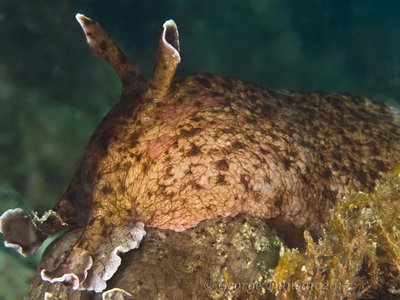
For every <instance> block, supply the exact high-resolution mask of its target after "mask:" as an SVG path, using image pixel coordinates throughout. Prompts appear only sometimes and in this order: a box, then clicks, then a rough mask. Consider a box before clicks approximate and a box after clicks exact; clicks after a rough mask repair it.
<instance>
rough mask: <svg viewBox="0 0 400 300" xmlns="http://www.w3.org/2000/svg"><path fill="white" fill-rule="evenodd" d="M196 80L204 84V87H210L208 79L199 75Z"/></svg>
mask: <svg viewBox="0 0 400 300" xmlns="http://www.w3.org/2000/svg"><path fill="white" fill-rule="evenodd" d="M197 81H198V82H199V83H200V84H202V85H204V86H205V87H206V88H211V83H210V81H208V80H207V79H206V78H204V77H200V78H198V79H197Z"/></svg>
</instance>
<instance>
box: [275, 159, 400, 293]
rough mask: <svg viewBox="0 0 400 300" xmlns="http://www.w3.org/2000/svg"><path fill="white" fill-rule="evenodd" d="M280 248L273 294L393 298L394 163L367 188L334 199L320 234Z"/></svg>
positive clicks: (399, 207) (399, 282)
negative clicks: (303, 247)
mask: <svg viewBox="0 0 400 300" xmlns="http://www.w3.org/2000/svg"><path fill="white" fill-rule="evenodd" d="M305 239H306V250H305V252H304V253H301V252H299V251H298V250H297V249H293V250H289V249H282V250H281V258H280V261H279V264H278V266H277V267H276V269H275V271H274V281H275V282H276V283H277V286H278V287H279V289H276V290H275V293H276V294H277V295H279V299H377V297H381V298H380V299H394V298H393V297H395V296H396V295H397V296H399V295H400V277H399V275H400V165H399V166H397V168H396V169H395V171H394V172H393V173H391V174H389V175H388V176H386V177H385V179H384V180H380V181H378V182H377V184H376V187H375V189H374V191H372V192H371V193H362V192H358V193H353V194H350V195H349V196H346V197H344V198H343V199H341V200H340V201H338V203H337V205H336V207H335V208H334V209H332V211H331V215H330V219H329V221H328V223H327V225H326V227H325V229H324V230H323V234H322V237H321V238H320V239H319V240H318V241H314V240H313V239H312V238H311V236H310V234H309V233H308V232H307V231H306V232H305Z"/></svg>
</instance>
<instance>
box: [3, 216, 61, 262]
mask: <svg viewBox="0 0 400 300" xmlns="http://www.w3.org/2000/svg"><path fill="white" fill-rule="evenodd" d="M66 226H67V224H65V223H64V222H63V221H62V220H61V218H60V217H59V216H58V215H57V213H56V212H54V211H51V210H50V211H48V212H46V213H45V214H44V215H43V216H42V217H41V218H39V217H38V216H37V215H36V214H34V215H33V217H30V216H28V215H27V214H25V212H24V211H23V210H22V209H21V208H14V209H10V210H7V211H6V212H5V213H3V215H2V216H1V217H0V232H1V233H2V234H3V235H4V240H5V242H4V245H5V246H6V247H9V248H14V249H15V250H16V251H17V252H18V253H20V254H22V255H23V256H28V255H31V254H32V253H34V252H35V251H36V249H37V248H39V246H40V245H41V244H42V243H43V241H44V240H45V239H46V238H47V237H48V236H49V235H51V234H54V233H56V232H58V231H60V230H61V229H63V228H66Z"/></svg>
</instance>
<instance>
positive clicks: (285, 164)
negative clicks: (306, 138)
mask: <svg viewBox="0 0 400 300" xmlns="http://www.w3.org/2000/svg"><path fill="white" fill-rule="evenodd" d="M282 164H283V167H284V168H285V170H289V168H290V166H291V164H292V163H291V162H290V159H288V158H284V159H283V161H282Z"/></svg>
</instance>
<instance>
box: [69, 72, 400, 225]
mask: <svg viewBox="0 0 400 300" xmlns="http://www.w3.org/2000/svg"><path fill="white" fill-rule="evenodd" d="M390 116H391V112H390V111H389V109H388V107H386V106H385V105H383V104H377V103H374V102H372V101H371V100H370V99H366V98H354V97H351V96H346V95H343V94H320V93H299V92H293V93H290V94H289V95H288V94H282V93H279V92H276V91H272V90H266V89H263V88H261V87H259V86H257V85H254V84H251V83H245V82H243V81H240V80H237V79H233V78H223V77H219V76H215V75H210V74H199V75H189V76H185V77H182V78H179V79H177V80H176V81H175V82H173V84H172V85H171V89H170V92H169V93H168V95H167V97H166V98H165V99H163V100H162V101H160V102H153V101H151V100H150V99H146V98H140V99H136V100H135V99H130V98H129V97H127V99H123V100H122V102H120V103H119V104H118V105H117V106H116V107H115V108H114V109H113V110H112V111H111V113H110V114H109V115H108V116H107V117H106V118H105V119H104V120H103V122H102V124H101V125H100V126H99V129H98V130H97V131H96V133H95V134H94V136H93V138H92V140H91V144H90V145H89V148H88V152H87V154H86V157H85V159H84V161H83V163H82V167H81V169H80V170H79V172H78V173H77V174H76V176H75V178H74V180H73V182H72V185H71V186H70V187H69V189H68V191H67V193H66V197H67V198H68V201H71V200H72V201H76V199H78V205H80V203H82V202H85V201H89V202H91V203H90V204H89V206H90V207H91V209H92V210H93V209H94V210H99V211H101V215H102V217H105V218H107V217H110V218H115V220H112V223H118V222H120V220H126V219H133V220H137V221H141V222H143V223H144V224H146V226H151V227H158V228H162V229H172V230H178V231H181V230H185V229H187V228H190V227H192V226H195V225H197V224H198V223H199V222H200V221H202V220H205V219H210V218H215V217H217V216H233V215H236V214H238V213H248V214H251V215H256V216H260V217H266V218H275V217H283V218H285V219H287V220H288V221H291V222H293V223H294V224H295V225H297V226H304V225H308V226H309V225H317V224H319V223H320V222H321V221H322V220H323V218H324V216H326V213H327V209H328V208H329V207H331V205H332V203H333V202H334V201H335V199H336V197H337V196H338V195H339V196H340V195H342V194H343V191H344V189H345V188H346V187H347V186H348V185H349V183H350V181H352V182H353V184H354V185H355V186H356V187H357V188H359V189H364V190H366V189H370V188H371V187H372V186H373V183H374V181H375V180H376V178H378V177H379V176H380V175H382V172H384V171H385V170H387V168H388V167H390V166H391V165H392V163H393V157H395V156H396V155H397V157H399V154H398V153H399V151H400V149H399V138H400V136H399V132H398V128H397V127H396V125H395V124H394V123H392V122H390V120H389V119H390ZM82 186H88V187H90V188H89V189H88V191H89V192H88V193H87V194H84V193H82V192H81V191H82Z"/></svg>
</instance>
